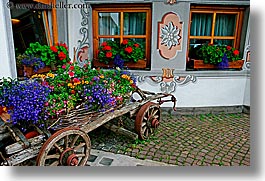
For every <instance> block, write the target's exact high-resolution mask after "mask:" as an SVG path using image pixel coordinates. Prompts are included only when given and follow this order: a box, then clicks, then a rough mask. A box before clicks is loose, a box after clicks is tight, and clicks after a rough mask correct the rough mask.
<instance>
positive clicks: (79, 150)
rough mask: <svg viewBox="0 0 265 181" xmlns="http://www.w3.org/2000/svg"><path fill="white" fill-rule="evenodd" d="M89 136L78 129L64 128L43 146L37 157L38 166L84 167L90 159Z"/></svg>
mask: <svg viewBox="0 0 265 181" xmlns="http://www.w3.org/2000/svg"><path fill="white" fill-rule="evenodd" d="M90 149H91V143H90V138H89V136H88V135H87V134H86V133H85V132H83V131H81V130H80V129H78V128H64V129H61V130H59V131H57V132H55V133H54V134H53V135H51V136H50V137H49V138H48V139H47V141H46V142H45V143H44V144H43V146H42V148H41V149H40V152H39V154H38V157H37V161H36V164H37V165H38V166H63V165H64V166H84V165H85V164H86V162H87V160H88V158H89V155H90Z"/></svg>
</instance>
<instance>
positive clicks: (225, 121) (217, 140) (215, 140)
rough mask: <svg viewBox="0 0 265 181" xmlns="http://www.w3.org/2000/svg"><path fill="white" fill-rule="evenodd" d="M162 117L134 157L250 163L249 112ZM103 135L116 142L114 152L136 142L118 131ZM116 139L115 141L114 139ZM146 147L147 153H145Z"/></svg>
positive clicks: (196, 161) (198, 163)
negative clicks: (123, 136) (118, 134)
mask: <svg viewBox="0 0 265 181" xmlns="http://www.w3.org/2000/svg"><path fill="white" fill-rule="evenodd" d="M222 109H225V108H222ZM162 118H163V121H161V123H160V126H159V127H158V129H157V131H156V132H155V134H154V136H153V138H152V139H150V140H148V141H146V142H144V144H136V145H137V148H139V149H140V150H141V151H140V150H138V151H135V153H134V154H131V156H134V157H140V155H144V156H145V158H146V159H147V158H148V159H154V158H156V159H158V160H159V161H161V162H168V163H172V162H174V161H175V160H176V161H175V163H174V164H175V165H185V164H187V161H186V160H187V159H188V158H189V159H193V161H192V163H189V164H190V165H206V164H210V165H216V166H226V165H228V164H230V165H250V151H249V150H250V119H249V118H250V115H247V114H243V113H239V114H230V113H229V114H224V113H222V114H216V115H215V114H212V113H211V114H204V115H200V114H196V115H173V116H168V114H163V116H162ZM104 132H106V130H104ZM104 132H103V133H104ZM101 135H102V137H103V138H104V139H105V140H106V142H108V143H112V142H113V143H114V144H113V145H112V147H111V148H113V147H115V148H117V150H116V152H115V153H121V154H125V153H126V154H127V153H129V152H124V149H126V147H127V148H130V147H131V146H130V145H131V144H135V143H134V142H133V140H130V139H127V140H126V138H122V139H119V137H118V136H117V135H116V134H113V138H110V137H109V135H111V134H110V133H108V137H107V136H104V134H101ZM95 137H98V135H96V136H95ZM114 138H115V141H112V139H114ZM101 142H102V140H101ZM105 145H108V144H105ZM105 145H103V146H105ZM97 146H98V145H97V144H95V145H92V147H93V148H95V147H97ZM143 150H144V151H145V152H142V151H143ZM150 150H151V151H150ZM110 151H112V149H111V150H110ZM186 151H188V154H186ZM183 152H184V153H183ZM163 155H169V156H170V155H172V156H175V157H176V159H175V160H172V159H171V157H169V160H168V159H167V158H166V157H163ZM236 155H237V156H238V157H236ZM142 157H143V156H141V158H142ZM235 157H236V158H235ZM143 158H144V157H143ZM179 159H180V160H179ZM196 159H197V160H196ZM203 159H204V160H203ZM198 160H200V161H201V162H198ZM236 160H237V161H236ZM210 161H211V162H212V163H210ZM189 162H190V160H189Z"/></svg>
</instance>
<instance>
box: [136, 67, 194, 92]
mask: <svg viewBox="0 0 265 181" xmlns="http://www.w3.org/2000/svg"><path fill="white" fill-rule="evenodd" d="M162 71H163V73H162V76H147V75H145V76H139V77H138V82H139V83H143V82H147V83H149V84H150V85H153V86H157V85H159V86H160V90H161V92H164V93H172V92H175V90H176V86H177V85H186V84H188V83H189V82H192V83H195V82H196V81H197V78H196V77H195V76H193V75H186V76H174V69H170V68H162Z"/></svg>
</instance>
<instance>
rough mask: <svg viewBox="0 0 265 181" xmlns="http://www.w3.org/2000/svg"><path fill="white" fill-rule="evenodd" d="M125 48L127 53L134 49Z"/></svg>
mask: <svg viewBox="0 0 265 181" xmlns="http://www.w3.org/2000/svg"><path fill="white" fill-rule="evenodd" d="M124 50H125V52H127V53H132V51H133V49H132V47H126V48H125V49H124Z"/></svg>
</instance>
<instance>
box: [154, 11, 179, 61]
mask: <svg viewBox="0 0 265 181" xmlns="http://www.w3.org/2000/svg"><path fill="white" fill-rule="evenodd" d="M182 25H183V22H182V21H181V20H180V17H179V15H178V14H177V13H174V12H169V13H166V14H165V15H164V16H163V18H162V21H161V22H159V23H158V45H157V48H158V50H159V53H160V55H161V56H162V57H163V58H165V59H167V60H170V59H173V58H174V57H175V56H176V55H177V52H178V51H181V50H182Z"/></svg>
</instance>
